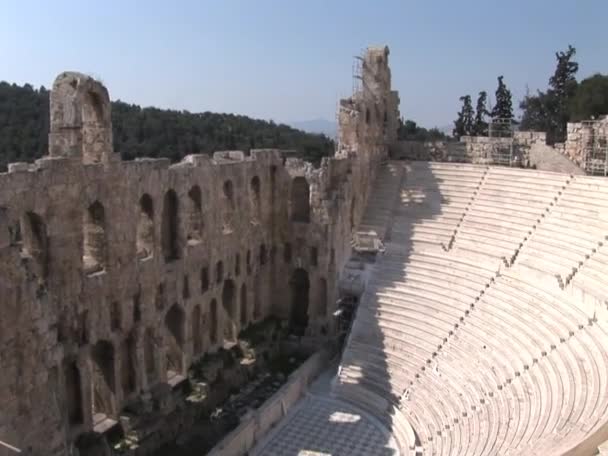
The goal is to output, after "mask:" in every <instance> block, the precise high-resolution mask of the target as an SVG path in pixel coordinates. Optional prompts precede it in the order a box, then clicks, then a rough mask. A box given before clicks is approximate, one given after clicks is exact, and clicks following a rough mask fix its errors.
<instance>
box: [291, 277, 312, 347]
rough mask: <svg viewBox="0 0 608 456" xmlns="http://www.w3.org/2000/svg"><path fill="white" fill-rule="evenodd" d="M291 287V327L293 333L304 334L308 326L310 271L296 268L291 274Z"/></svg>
mask: <svg viewBox="0 0 608 456" xmlns="http://www.w3.org/2000/svg"><path fill="white" fill-rule="evenodd" d="M290 287H291V311H290V329H291V331H292V333H294V334H296V335H299V336H303V335H304V333H305V331H306V328H307V326H308V292H309V288H310V283H309V281H308V273H307V272H306V271H305V270H304V269H301V268H298V269H296V270H295V271H294V272H293V274H292V276H291V281H290Z"/></svg>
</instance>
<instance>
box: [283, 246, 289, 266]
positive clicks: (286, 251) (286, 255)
mask: <svg viewBox="0 0 608 456" xmlns="http://www.w3.org/2000/svg"><path fill="white" fill-rule="evenodd" d="M283 261H285V263H291V244H290V243H289V242H286V243H285V245H284V246H283Z"/></svg>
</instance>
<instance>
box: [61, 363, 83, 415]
mask: <svg viewBox="0 0 608 456" xmlns="http://www.w3.org/2000/svg"><path fill="white" fill-rule="evenodd" d="M63 372H64V378H65V397H66V409H67V414H68V421H69V423H70V425H72V426H76V425H79V424H82V423H83V422H84V419H83V418H84V417H83V411H82V410H83V409H82V389H81V388H82V385H81V383H80V382H81V379H80V369H79V368H78V364H77V363H76V361H74V360H72V361H65V362H64V364H63Z"/></svg>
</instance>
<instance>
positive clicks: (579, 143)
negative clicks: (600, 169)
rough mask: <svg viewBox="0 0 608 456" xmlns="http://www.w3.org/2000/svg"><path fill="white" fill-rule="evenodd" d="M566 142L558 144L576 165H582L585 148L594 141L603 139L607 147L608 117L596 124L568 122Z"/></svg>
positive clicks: (557, 146)
mask: <svg viewBox="0 0 608 456" xmlns="http://www.w3.org/2000/svg"><path fill="white" fill-rule="evenodd" d="M566 132H567V133H566V134H567V136H566V141H565V142H564V143H563V144H556V148H558V150H560V151H561V152H562V153H563V154H564V155H566V157H568V158H569V159H570V160H572V161H573V162H574V163H576V164H578V165H581V164H582V163H583V159H584V156H585V148H586V147H589V146H590V145H591V143H592V142H593V140H594V139H595V138H597V139H598V140H599V141H601V139H600V138H603V142H604V146H605V147H606V138H608V116H604V117H603V118H601V119H599V120H598V121H596V122H568V125H567V130H566Z"/></svg>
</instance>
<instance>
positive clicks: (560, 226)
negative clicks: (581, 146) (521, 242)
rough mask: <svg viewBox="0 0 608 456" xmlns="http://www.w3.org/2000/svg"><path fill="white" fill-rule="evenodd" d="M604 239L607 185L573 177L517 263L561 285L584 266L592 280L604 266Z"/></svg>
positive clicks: (607, 222) (607, 216)
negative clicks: (556, 279)
mask: <svg viewBox="0 0 608 456" xmlns="http://www.w3.org/2000/svg"><path fill="white" fill-rule="evenodd" d="M607 236H608V182H604V180H598V179H596V178H588V177H576V179H574V180H573V181H572V183H571V184H570V185H568V186H567V187H566V189H565V190H564V191H563V194H562V195H561V196H560V198H559V199H558V201H557V203H556V205H555V207H553V208H552V210H551V211H550V212H549V214H547V216H546V217H545V218H544V219H543V220H542V221H541V223H540V224H539V225H538V227H537V229H536V230H535V232H534V233H533V234H532V236H531V237H530V239H529V241H528V242H527V243H526V244H525V246H524V247H523V248H522V250H521V252H520V253H519V258H518V261H519V262H520V263H521V264H522V265H524V266H527V267H529V268H532V269H537V270H539V271H541V272H544V273H548V274H551V275H555V276H559V277H561V278H562V281H563V284H564V285H567V284H568V283H569V282H570V281H571V280H572V279H573V277H574V276H575V275H577V272H578V270H579V269H581V267H582V266H583V265H585V268H584V269H585V272H586V273H588V275H589V280H593V276H594V275H595V273H594V272H597V270H598V267H599V268H601V267H602V266H603V265H605V264H606V263H605V261H604V260H605V258H603V255H604V253H603V250H602V248H601V247H602V245H603V244H604V242H605V241H606V237H607ZM600 251H602V253H600ZM596 254H597V256H596ZM581 272H582V269H581ZM581 275H582V276H583V277H584V276H585V274H581ZM580 280H584V279H579V281H580ZM591 283H593V282H591Z"/></svg>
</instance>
